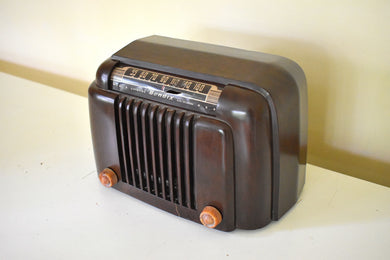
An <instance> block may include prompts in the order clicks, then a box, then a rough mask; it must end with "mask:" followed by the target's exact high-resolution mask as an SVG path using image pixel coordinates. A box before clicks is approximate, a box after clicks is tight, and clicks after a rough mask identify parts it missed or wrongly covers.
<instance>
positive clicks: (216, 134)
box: [89, 36, 307, 231]
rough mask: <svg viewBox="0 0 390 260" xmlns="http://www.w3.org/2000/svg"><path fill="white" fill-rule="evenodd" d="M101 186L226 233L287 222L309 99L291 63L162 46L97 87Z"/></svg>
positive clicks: (114, 67) (129, 59) (130, 56)
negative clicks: (283, 220) (285, 217)
mask: <svg viewBox="0 0 390 260" xmlns="http://www.w3.org/2000/svg"><path fill="white" fill-rule="evenodd" d="M89 109H90V119H91V129H92V139H93V146H94V152H95V159H96V164H97V170H98V172H99V178H100V181H101V182H102V183H103V184H104V185H105V186H108V187H111V186H112V187H113V188H115V189H117V190H119V191H122V192H124V193H127V194H129V195H131V196H134V197H136V198H138V199H140V200H142V201H144V202H146V203H149V204H151V205H154V206H156V207H158V208H160V209H163V210H166V211H168V212H170V213H172V214H175V215H178V216H180V217H183V218H187V219H190V220H193V221H195V222H198V223H202V224H203V225H205V226H207V227H210V228H216V229H219V230H224V231H230V230H233V229H235V228H240V229H256V228H260V227H263V226H265V225H266V224H268V223H269V222H271V221H272V220H278V219H279V218H280V217H281V216H282V215H283V214H284V213H286V211H287V210H289V209H290V208H291V207H292V206H293V205H294V204H295V202H296V201H297V198H298V196H299V194H300V192H301V190H302V188H303V185H304V182H305V166H306V140H307V90H306V81H305V76H304V73H303V71H302V69H301V68H300V67H299V66H298V65H297V64H296V63H295V62H293V61H291V60H288V59H286V58H283V57H279V56H275V55H269V54H264V53H258V52H251V51H244V50H238V49H233V48H227V47H221V46H215V45H209V44H203V43H197V42H190V41H183V40H177V39H171V38H166V37H160V36H152V37H147V38H143V39H140V40H136V41H134V42H132V43H130V44H129V45H127V46H126V47H124V48H123V49H121V50H120V51H118V52H117V53H115V54H114V55H113V56H112V57H111V58H109V59H108V60H106V61H105V62H104V63H103V64H102V65H101V66H100V67H99V69H98V71H97V77H96V80H95V81H94V82H93V83H92V84H91V86H90V88H89Z"/></svg>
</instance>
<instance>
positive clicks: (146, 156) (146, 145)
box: [140, 103, 151, 192]
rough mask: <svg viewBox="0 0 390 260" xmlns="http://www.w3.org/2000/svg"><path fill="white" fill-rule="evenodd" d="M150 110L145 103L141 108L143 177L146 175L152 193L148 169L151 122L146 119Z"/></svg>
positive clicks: (147, 187)
mask: <svg viewBox="0 0 390 260" xmlns="http://www.w3.org/2000/svg"><path fill="white" fill-rule="evenodd" d="M148 109H149V104H145V103H143V104H142V106H141V111H140V114H141V133H142V146H143V152H144V154H143V157H144V160H143V169H144V172H143V173H142V175H144V176H145V179H146V190H147V191H148V192H150V191H151V189H150V176H149V169H148V162H149V161H150V156H149V150H150V149H149V147H150V144H149V135H148V132H149V121H148V120H147V118H146V117H147V110H148Z"/></svg>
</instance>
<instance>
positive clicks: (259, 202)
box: [217, 86, 273, 229]
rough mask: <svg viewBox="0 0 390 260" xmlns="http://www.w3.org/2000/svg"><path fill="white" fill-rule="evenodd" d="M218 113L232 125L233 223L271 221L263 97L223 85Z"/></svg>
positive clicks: (268, 125) (269, 154)
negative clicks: (234, 218)
mask: <svg viewBox="0 0 390 260" xmlns="http://www.w3.org/2000/svg"><path fill="white" fill-rule="evenodd" d="M217 117H218V118H221V119H223V120H224V121H225V122H227V123H228V124H229V125H230V127H231V128H232V132H233V139H234V151H235V157H234V162H235V190H236V198H235V207H236V227H237V228H241V229H256V228H260V227H263V226H265V225H266V224H268V223H269V222H270V221H271V207H272V181H273V180H272V148H271V147H272V144H271V119H270V112H269V108H268V104H267V102H266V100H265V99H264V97H262V96H261V95H259V94H257V93H256V92H254V91H251V90H248V89H244V88H240V87H236V86H226V87H225V88H224V90H223V92H222V95H221V98H220V101H219V104H218V107H217Z"/></svg>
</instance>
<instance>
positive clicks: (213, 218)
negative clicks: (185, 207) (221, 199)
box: [200, 206, 222, 228]
mask: <svg viewBox="0 0 390 260" xmlns="http://www.w3.org/2000/svg"><path fill="white" fill-rule="evenodd" d="M221 221H222V215H221V213H220V212H219V211H218V210H217V209H216V208H214V207H212V206H206V207H204V209H203V211H202V213H200V222H202V224H203V225H205V226H206V227H208V228H215V227H216V226H218V224H219V223H221Z"/></svg>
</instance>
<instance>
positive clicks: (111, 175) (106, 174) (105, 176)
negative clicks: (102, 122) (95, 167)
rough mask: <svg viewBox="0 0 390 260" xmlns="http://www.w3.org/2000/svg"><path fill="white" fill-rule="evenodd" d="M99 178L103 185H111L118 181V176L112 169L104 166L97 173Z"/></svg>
mask: <svg viewBox="0 0 390 260" xmlns="http://www.w3.org/2000/svg"><path fill="white" fill-rule="evenodd" d="M99 180H100V182H101V183H102V184H103V185H104V186H106V187H112V186H113V185H115V184H116V183H117V182H118V177H117V176H116V173H115V172H114V171H113V170H111V169H110V168H105V169H104V170H103V171H102V172H101V173H99Z"/></svg>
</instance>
